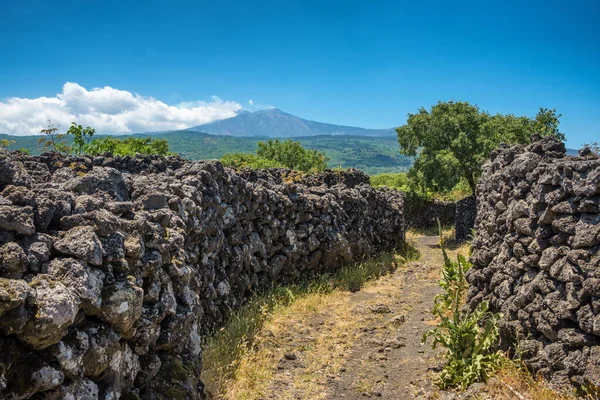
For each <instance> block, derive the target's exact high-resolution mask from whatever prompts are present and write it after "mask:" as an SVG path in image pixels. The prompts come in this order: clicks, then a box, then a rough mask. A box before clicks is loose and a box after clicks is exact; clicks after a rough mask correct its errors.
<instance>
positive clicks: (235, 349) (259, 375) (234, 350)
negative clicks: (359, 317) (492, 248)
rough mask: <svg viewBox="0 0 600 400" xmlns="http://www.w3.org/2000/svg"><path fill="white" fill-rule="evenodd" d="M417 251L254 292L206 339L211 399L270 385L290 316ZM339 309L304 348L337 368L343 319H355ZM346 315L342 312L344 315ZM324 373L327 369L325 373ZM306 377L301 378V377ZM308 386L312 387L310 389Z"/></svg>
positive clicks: (255, 392) (249, 395)
mask: <svg viewBox="0 0 600 400" xmlns="http://www.w3.org/2000/svg"><path fill="white" fill-rule="evenodd" d="M418 257H419V253H418V251H417V250H416V249H415V248H414V247H413V246H411V245H409V244H406V245H405V246H404V247H403V248H402V249H401V250H400V251H399V252H396V253H386V254H382V255H380V256H378V257H375V258H372V259H370V260H367V261H364V262H360V263H355V264H351V265H348V266H346V267H344V268H342V269H340V270H339V271H337V272H336V273H335V274H331V275H324V276H322V277H320V278H319V279H317V280H315V281H311V282H308V283H305V284H300V285H289V286H285V287H278V288H275V289H273V290H271V291H270V292H268V293H266V294H264V295H261V296H257V297H255V298H254V299H253V300H251V301H250V302H249V303H248V304H246V305H245V306H244V307H242V308H241V309H240V310H238V311H236V312H235V313H233V314H232V315H231V317H230V319H229V321H228V323H227V324H226V325H225V326H224V327H223V328H222V329H221V330H220V331H219V332H217V333H216V334H215V335H214V336H212V337H210V338H208V339H207V340H206V342H205V343H204V347H203V349H204V354H203V362H204V367H203V372H202V380H203V382H204V383H205V384H206V388H207V392H208V393H209V396H210V397H212V398H224V399H258V398H261V397H263V396H264V395H265V394H266V393H265V390H267V389H268V385H269V381H270V378H271V376H272V374H273V368H274V364H276V363H277V360H279V359H280V358H282V357H283V356H284V354H283V353H284V347H285V346H282V344H281V343H278V340H280V339H281V338H282V337H285V335H286V332H289V331H290V329H289V327H288V326H286V324H287V323H289V321H290V320H291V318H290V316H292V315H293V316H298V315H303V316H307V318H308V317H310V316H312V315H314V314H315V313H316V312H317V310H320V309H322V308H323V307H324V306H325V305H331V304H333V303H335V302H337V301H340V298H341V296H340V295H341V294H343V293H348V292H353V291H357V290H360V288H361V287H362V286H363V285H364V284H365V283H366V282H368V281H370V280H373V279H377V278H379V277H381V276H382V275H384V274H386V273H388V272H391V271H393V270H394V269H396V268H397V267H399V266H401V265H403V264H405V263H407V262H408V261H411V260H415V259H418ZM333 308H335V310H336V311H335V312H336V313H338V312H339V313H340V315H331V316H329V317H330V318H331V319H330V320H331V321H336V330H335V332H332V333H331V334H330V335H326V336H324V337H323V338H320V339H319V340H315V341H314V342H310V343H307V344H306V345H305V347H306V348H305V349H303V350H310V351H313V352H315V353H317V354H319V353H321V354H323V355H326V356H327V358H330V359H329V360H328V361H329V364H328V365H329V367H328V368H332V369H335V368H338V367H339V365H337V364H338V361H339V362H341V360H338V361H336V359H335V357H329V356H328V355H329V354H333V353H335V351H334V350H335V349H337V350H340V351H343V348H344V346H345V345H346V344H347V340H346V339H347V338H344V337H343V335H344V333H343V332H344V331H345V330H346V329H345V328H344V324H351V323H352V320H351V318H349V317H348V316H349V315H350V314H351V313H350V308H351V307H350V304H341V303H340V306H339V307H333ZM342 314H343V315H342ZM321 367H322V366H321V365H315V366H314V368H310V366H308V368H307V373H306V374H307V375H306V380H305V382H299V383H298V384H299V385H302V384H306V385H310V381H311V372H310V371H313V370H314V371H313V372H312V376H315V375H314V373H316V372H317V371H316V370H317V369H319V368H321ZM321 375H322V373H321ZM300 379H302V377H300ZM307 390H309V391H310V388H308V389H307Z"/></svg>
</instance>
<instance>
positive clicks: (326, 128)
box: [189, 108, 395, 138]
mask: <svg viewBox="0 0 600 400" xmlns="http://www.w3.org/2000/svg"><path fill="white" fill-rule="evenodd" d="M189 130H193V131H198V132H206V133H210V134H212V135H230V136H266V137H272V138H275V137H279V138H289V137H304V136H320V135H351V136H394V135H395V130H394V129H393V128H390V129H365V128H356V127H352V126H343V125H333V124H326V123H323V122H315V121H308V120H306V119H302V118H299V117H296V116H294V115H291V114H288V113H285V112H283V111H281V110H278V109H277V108H273V109H271V110H261V111H256V112H253V113H251V112H248V111H242V112H240V113H238V114H237V115H236V116H235V117H233V118H229V119H224V120H221V121H216V122H211V123H209V124H204V125H199V126H196V127H193V128H190V129H189Z"/></svg>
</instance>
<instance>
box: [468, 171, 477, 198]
mask: <svg viewBox="0 0 600 400" xmlns="http://www.w3.org/2000/svg"><path fill="white" fill-rule="evenodd" d="M467 182H469V186H470V187H471V193H473V197H475V188H476V187H477V185H476V184H475V179H474V178H473V174H472V173H467Z"/></svg>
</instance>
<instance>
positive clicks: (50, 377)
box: [0, 150, 404, 399]
mask: <svg viewBox="0 0 600 400" xmlns="http://www.w3.org/2000/svg"><path fill="white" fill-rule="evenodd" d="M290 175H293V174H291V173H290V171H287V172H286V171H274V172H258V173H255V174H254V175H253V177H252V179H245V178H244V177H243V176H242V175H240V174H237V173H235V172H233V171H231V170H228V169H225V168H223V166H222V165H221V164H220V163H219V162H216V161H207V162H188V161H185V160H182V159H179V158H176V157H169V158H161V157H141V156H140V157H95V158H93V159H90V158H85V157H79V158H69V159H62V158H61V157H57V156H56V155H44V156H41V157H30V156H25V155H19V154H17V153H8V152H6V151H4V150H0V398H3V399H26V398H36V399H68V398H71V399H96V398H102V399H116V398H128V399H129V398H143V399H164V398H169V399H179V398H186V399H196V398H201V397H202V383H201V382H200V381H199V376H200V371H201V367H202V365H201V358H202V354H201V338H202V337H203V336H204V335H206V334H208V333H209V332H212V331H214V329H216V328H218V327H219V326H221V325H222V324H223V322H224V320H225V318H226V316H227V314H228V312H230V311H231V310H233V309H236V308H238V307H239V306H240V305H241V304H243V303H244V301H245V300H247V299H248V297H249V296H250V295H251V294H252V293H255V292H257V291H261V290H264V289H267V288H270V287H272V286H273V285H276V284H283V283H287V282H291V281H296V280H298V279H305V278H310V277H312V276H316V275H319V274H322V273H325V272H330V271H333V270H335V269H336V268H338V267H340V266H341V265H343V264H344V263H347V262H349V261H351V260H355V259H360V258H362V257H367V256H370V255H372V254H374V253H377V252H380V251H384V250H390V249H392V248H394V247H396V246H397V245H398V244H399V243H400V242H401V241H402V240H403V237H404V217H403V211H402V210H403V197H402V194H401V193H400V192H398V191H394V190H387V189H384V190H375V189H373V188H371V187H370V186H368V185H367V184H365V182H368V177H366V176H364V175H362V174H361V173H359V172H356V171H354V172H350V173H348V174H343V173H342V174H340V173H338V172H329V173H327V174H324V175H323V176H316V177H313V178H311V181H310V182H306V180H303V178H294V177H293V176H292V178H290ZM333 176H335V177H337V178H339V177H340V176H341V177H342V178H343V179H341V180H337V181H336V180H335V179H334V178H333ZM337 178H336V179H337ZM325 182H327V183H328V184H322V185H321V183H325ZM344 182H352V183H354V184H355V185H350V186H348V185H346V184H345V183H344Z"/></svg>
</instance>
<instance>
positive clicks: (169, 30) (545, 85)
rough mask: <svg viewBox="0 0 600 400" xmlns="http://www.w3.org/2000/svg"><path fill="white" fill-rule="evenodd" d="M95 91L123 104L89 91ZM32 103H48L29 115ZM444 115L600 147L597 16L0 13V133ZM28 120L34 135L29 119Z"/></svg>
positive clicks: (299, 10) (192, 9) (128, 9)
mask: <svg viewBox="0 0 600 400" xmlns="http://www.w3.org/2000/svg"><path fill="white" fill-rule="evenodd" d="M67 82H72V83H74V84H76V86H70V87H69V88H68V90H67V89H65V83H67ZM104 87H109V89H110V88H114V89H119V90H120V91H122V92H117V91H114V90H113V91H112V92H108V91H96V92H94V91H93V88H104ZM59 93H62V97H60V96H59V97H58V98H57V97H56V96H57V94H59ZM131 93H137V94H139V95H140V96H138V97H135V96H134V95H132V94H131ZM113 95H114V96H117V97H118V98H119V99H120V100H119V101H114V100H113V97H111V96H113ZM128 96H129V97H128ZM211 96H218V97H219V98H220V99H221V100H217V99H214V98H212V97H211ZM40 97H48V98H50V99H51V100H44V101H45V103H44V104H43V105H42V106H40V105H39V103H35V102H34V103H31V101H35V100H36V99H37V100H38V101H41V100H39V98H40ZM150 97H151V98H150ZM13 98H21V99H31V101H28V102H25V101H20V102H19V101H16V100H14V99H13ZM90 98H93V101H96V103H95V104H100V103H102V105H101V106H98V107H100V108H98V107H96V108H94V107H91V108H90V107H89V106H88V104H87V103H86V102H88V101H91V100H89V99H90ZM52 99H55V100H56V99H59V100H60V101H59V100H56V101H55V100H52ZM66 99H71V100H66ZM73 99H76V100H73ZM94 99H95V100H94ZM154 99H156V101H154ZM249 99H252V100H253V102H254V105H253V106H250V105H249V103H248V101H249ZM450 99H454V100H466V101H469V102H472V103H476V104H478V105H479V106H480V108H482V109H485V110H488V111H490V112H492V113H497V112H499V113H514V114H518V115H529V116H533V115H535V113H536V112H537V110H538V108H539V107H548V108H553V107H555V108H557V110H558V111H559V112H560V113H562V114H563V117H562V119H561V121H562V123H561V128H562V130H563V131H564V132H566V133H567V144H568V146H569V147H578V146H579V145H580V144H582V143H583V142H584V141H590V140H600V2H599V1H597V0H590V1H578V0H574V1H570V2H566V1H560V2H559V1H538V0H533V1H496V2H482V1H477V2H474V1H461V2H449V1H428V2H402V1H351V0H346V1H326V0H320V1H312V0H311V1H289V0H278V1H270V0H268V1H257V2H252V1H237V0H230V1H226V2H215V1H212V2H204V1H177V0H172V1H169V2H164V1H151V0H146V1H127V0H121V1H112V0H102V1H96V0H86V1H80V0H79V1H54V2H49V1H37V0H33V1H2V2H1V3H0V131H1V130H2V128H3V127H4V130H5V131H6V130H9V129H10V130H15V132H16V133H23V132H24V131H25V130H26V129H29V127H30V126H35V124H37V123H39V121H38V120H40V119H43V118H45V117H46V116H47V115H45V114H44V113H46V114H47V113H51V112H52V110H54V108H53V107H59V106H58V105H56V104H58V103H57V102H62V103H61V104H62V105H61V106H60V107H63V106H64V104H67V105H68V107H71V108H70V109H69V112H70V113H73V112H77V110H79V111H81V110H83V109H84V108H85V109H87V110H92V109H93V110H98V109H102V110H104V109H103V108H102V107H104V108H106V109H110V110H109V111H107V113H108V114H102V115H101V116H100V117H98V116H96V117H97V118H101V119H102V120H103V121H104V120H107V119H110V120H111V121H112V122H111V123H112V124H113V125H111V127H113V128H114V129H118V128H117V127H120V126H121V125H120V124H121V123H123V124H125V125H126V124H127V121H125V122H123V120H120V119H118V118H117V119H112V117H111V115H113V114H114V113H115V110H114V108H115V107H117V108H118V106H119V104H124V105H125V106H124V107H130V108H133V107H134V106H135V107H138V108H139V107H142V108H145V109H147V110H152V109H160V110H161V111H158V112H157V113H158V114H157V115H158V116H154V117H152V116H148V118H149V119H154V120H156V121H158V122H156V124H157V125H151V124H150V125H144V124H141V125H139V126H138V125H135V126H134V125H128V126H126V128H127V129H129V130H132V129H136V128H137V129H143V128H148V127H154V126H158V127H160V126H163V125H161V124H166V123H167V122H166V121H170V119H173V118H174V119H176V120H178V121H179V122H180V123H181V124H186V123H191V122H192V121H195V120H194V118H195V117H190V116H189V114H190V113H187V114H185V113H184V112H183V111H185V110H183V111H181V110H180V111H181V112H177V114H176V115H175V116H172V115H171V114H170V113H171V111H172V110H173V109H174V107H169V106H172V105H176V106H177V107H180V108H181V107H184V108H185V107H187V109H189V110H191V111H190V112H197V113H205V114H206V115H204V114H202V115H203V117H202V118H205V119H206V120H207V121H208V120H211V118H212V119H214V118H224V117H227V116H231V115H232V113H235V111H236V110H237V109H238V108H239V107H244V108H259V107H260V106H261V105H262V106H266V105H272V106H276V107H278V108H280V109H282V110H284V111H286V112H289V113H292V114H295V115H298V116H301V117H303V118H307V119H313V120H317V121H323V122H331V123H337V124H345V125H354V126H362V127H369V128H387V127H392V126H399V125H402V124H403V123H404V122H405V121H406V115H407V113H409V112H416V111H417V110H418V108H419V107H422V106H425V107H429V106H431V105H432V104H435V103H436V102H437V101H438V100H450ZM53 102H54V103H53ZM98 102H100V103H98ZM121 102H122V103H121ZM55 103H56V104H55ZM158 103H160V104H159V105H157V104H158ZM182 103H183V105H182ZM31 104H37V105H36V106H35V107H38V108H35V107H34V108H33V112H34V113H35V114H36V115H37V114H39V115H38V116H37V117H36V118H37V119H35V118H33V117H29V116H26V115H29V114H26V113H27V112H29V113H30V114H31V110H32V108H27V107H33V106H31ZM108 104H110V107H108ZM2 105H3V106H4V108H5V109H7V110H8V109H9V105H10V110H9V111H6V110H5V112H4V115H5V116H4V119H5V120H6V121H8V119H9V118H13V119H14V118H17V117H19V118H22V119H23V118H25V119H27V118H29V120H28V122H23V123H22V124H21V122H19V124H20V125H19V124H17V122H15V121H13V120H11V121H8V122H6V121H5V123H4V126H3V125H2V122H1V121H2V119H3V114H2V108H1V106H2ZM155 106H156V107H157V108H153V107H155ZM86 107H87V108H86ZM107 107H108V108H107ZM187 109H186V110H187ZM40 110H42V111H40ZM73 110H75V111H73ZM170 110H171V111H170ZM82 112H83V111H82ZM103 112H104V111H103ZM111 112H112V113H113V114H111ZM211 112H212V114H211ZM42 114H44V115H42ZM184 114H185V115H184ZM6 115H8V116H6ZM144 115H146V114H140V113H134V112H131V113H130V114H129V117H128V118H130V119H132V118H138V119H144V118H143V116H144ZM64 118H67V117H64ZM90 118H91V117H90ZM59 119H60V118H59ZM92 121H96V120H94V119H92ZM98 121H99V120H98ZM125 125H123V126H125ZM107 126H108V125H107ZM19 127H20V128H19ZM19 129H20V131H19ZM107 129H108V128H107ZM111 129H112V128H111ZM125 130H126V129H125Z"/></svg>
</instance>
